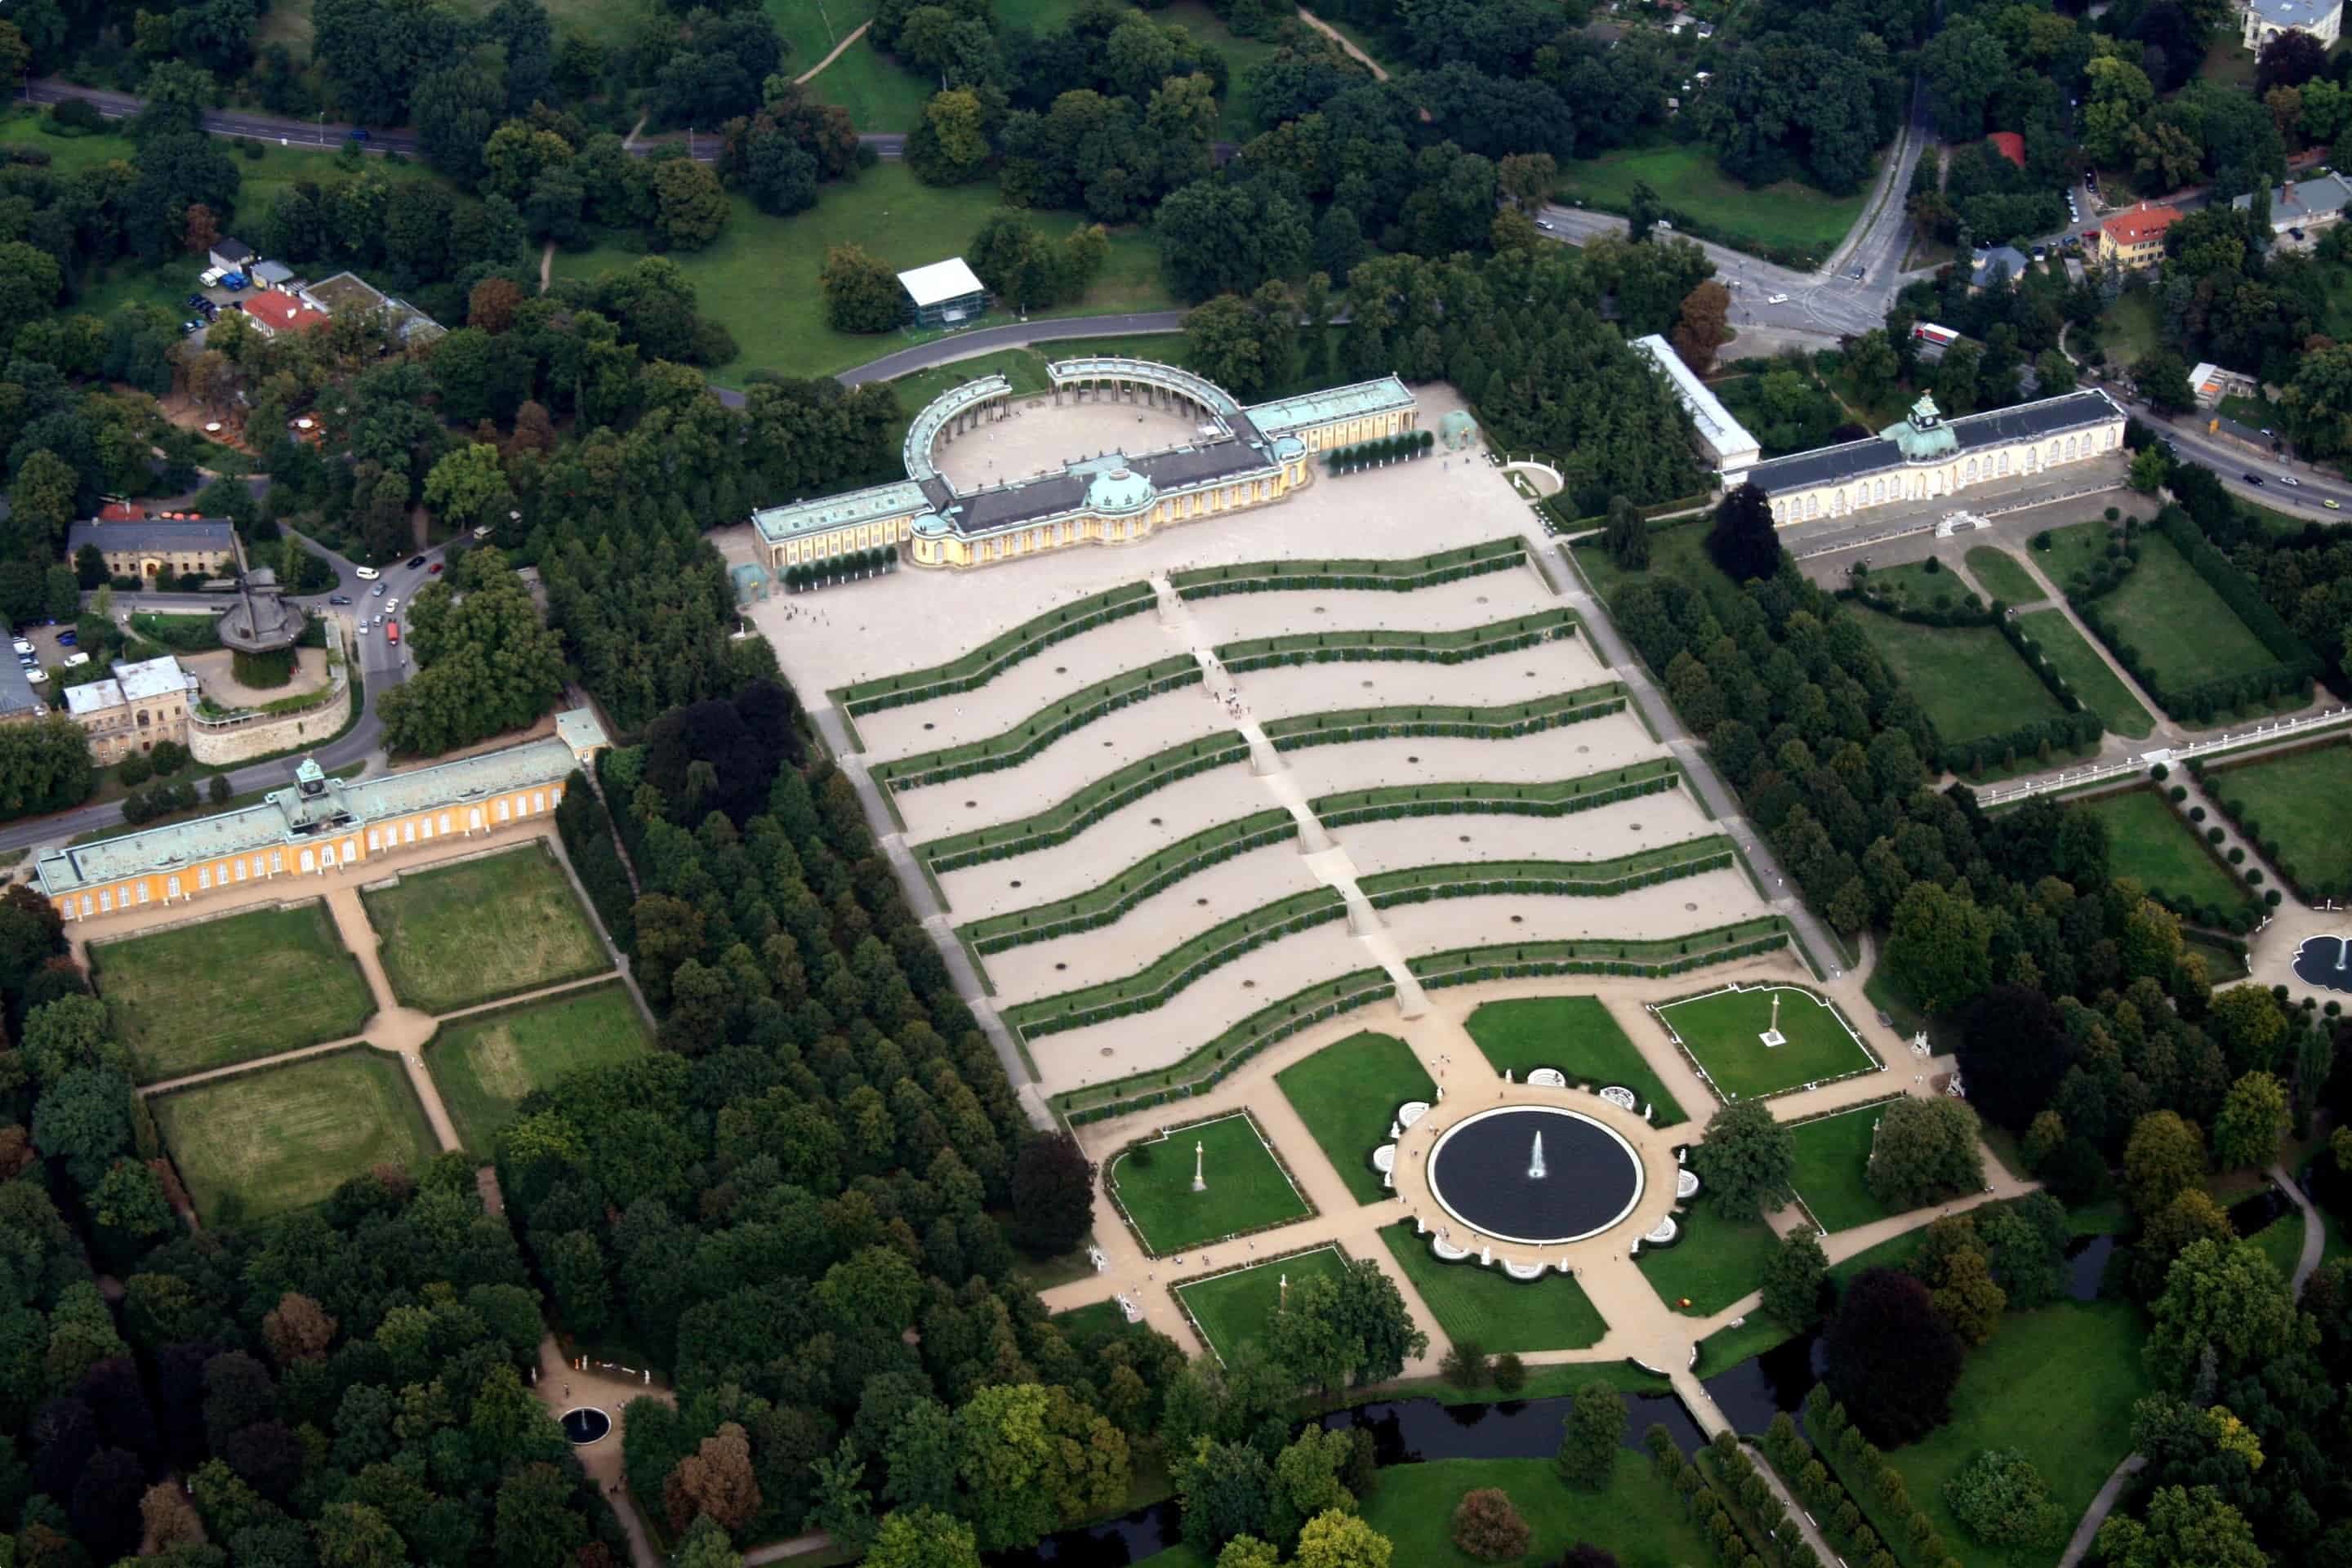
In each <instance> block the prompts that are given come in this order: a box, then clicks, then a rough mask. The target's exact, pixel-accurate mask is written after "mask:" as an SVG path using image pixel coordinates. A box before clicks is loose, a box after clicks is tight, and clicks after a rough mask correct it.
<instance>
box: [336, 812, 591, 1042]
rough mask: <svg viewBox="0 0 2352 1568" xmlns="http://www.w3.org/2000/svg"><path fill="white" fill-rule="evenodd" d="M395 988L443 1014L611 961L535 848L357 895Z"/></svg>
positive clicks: (551, 862) (407, 1001)
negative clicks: (363, 905)
mask: <svg viewBox="0 0 2352 1568" xmlns="http://www.w3.org/2000/svg"><path fill="white" fill-rule="evenodd" d="M360 899H361V901H362V902H363V903H364V904H366V906H367V913H368V921H369V923H371V924H372V925H373V926H374V927H375V933H376V937H377V939H378V941H379V942H380V943H381V944H382V946H381V952H382V955H383V973H384V975H385V978H387V979H389V980H390V981H391V982H392V991H393V994H394V995H395V996H397V997H399V998H400V1000H401V1002H402V1003H403V1004H404V1005H407V1006H410V1007H415V1008H416V1009H417V1010H418V1011H420V1012H425V1013H434V1014H440V1013H451V1012H455V1011H456V1010H457V1009H458V1008H460V1007H470V1006H472V1005H475V1004H477V1003H481V1002H489V1001H495V1000H496V999H497V998H499V997H500V996H513V995H517V994H520V993H522V992H525V991H535V990H537V989H539V988H540V987H541V986H542V985H553V984H558V983H559V982H562V981H566V980H579V979H583V978H584V977H586V976H588V975H591V974H601V973H604V971H605V970H607V969H610V968H611V967H612V966H613V963H612V960H611V958H610V957H609V956H608V955H607V954H606V953H605V952H604V942H603V941H602V940H601V939H600V938H599V937H598V936H597V934H596V928H595V927H594V926H593V924H592V923H591V922H590V921H589V918H588V911H587V910H583V909H582V908H581V907H580V900H578V899H576V898H574V897H573V896H572V885H571V883H570V882H568V881H566V880H565V879H564V875H563V871H562V868H561V867H559V866H557V865H556V863H555V858H554V857H553V856H551V855H550V854H549V853H548V852H547V851H546V850H545V849H543V848H541V847H539V846H538V845H535V844H534V845H529V846H526V847H523V848H520V849H515V850H509V852H508V853H506V854H503V855H492V856H488V857H485V858H482V859H479V860H465V861H460V862H459V863H458V864H457V865H454V866H440V867H436V868H432V869H430V870H425V871H413V872H410V873H409V874H407V875H406V876H404V877H402V878H401V879H400V884H399V886H397V887H394V888H386V889H380V890H377V891H373V892H363V893H362V894H361V895H360Z"/></svg>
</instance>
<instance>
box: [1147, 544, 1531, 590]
mask: <svg viewBox="0 0 2352 1568" xmlns="http://www.w3.org/2000/svg"><path fill="white" fill-rule="evenodd" d="M1527 558H1528V547H1527V542H1526V541H1524V540H1522V539H1520V538H1518V537H1517V535H1516V534H1515V535H1513V536H1511V537H1510V538H1507V539H1490V540H1488V541H1487V542H1485V543H1484V544H1465V545H1463V546H1461V547H1460V548H1458V549H1454V550H1441V551H1437V552H1433V553H1431V554H1428V555H1414V556H1406V557H1403V558H1402V559H1397V560H1390V561H1369V560H1355V561H1247V562H1243V563H1240V564H1238V565H1234V566H1203V567H1199V568H1196V569H1194V570H1192V571H1190V572H1179V573H1177V574H1175V575H1174V576H1173V577H1171V579H1170V581H1171V582H1172V583H1173V584H1175V588H1176V593H1177V596H1178V597H1180V598H1185V599H1206V598H1213V597H1214V596H1215V595H1219V594H1268V593H1274V594H1280V593H1295V592H1298V591H1300V590H1305V589H1312V590H1318V591H1320V592H1324V593H1335V592H1339V591H1342V590H1348V591H1362V590H1376V591H1385V592H1391V593H1401V594H1402V593H1411V592H1412V590H1414V589H1416V588H1433V587H1436V586H1437V585H1438V584H1441V583H1452V582H1455V581H1457V580H1459V579H1461V578H1464V577H1475V576H1477V575H1479V574H1482V573H1486V572H1500V571H1503V570H1505V569H1506V568H1507V567H1512V566H1517V564H1519V563H1521V562H1522V561H1525V560H1526V559H1527Z"/></svg>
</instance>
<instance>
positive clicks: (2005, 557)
mask: <svg viewBox="0 0 2352 1568" xmlns="http://www.w3.org/2000/svg"><path fill="white" fill-rule="evenodd" d="M1967 564H1968V568H1969V575H1971V576H1973V577H1974V578H1976V580H1977V581H1978V582H1979V583H1981V584H1984V590H1985V592H1986V593H1988V594H1990V595H1992V596H1993V597H1994V598H1996V599H2000V600H2004V601H2006V602H2007V603H2009V604H2011V605H2030V604H2032V602H2033V601H2034V600H2036V599H2046V598H2048V597H2049V596H2050V595H2047V594H2045V593H2043V592H2042V584H2039V583H2037V582H2035V581H2034V580H2033V575H2032V573H2030V572H2028V571H2026V569H2025V568H2024V567H2023V566H2021V565H2019V564H2018V561H2017V557H2016V556H2014V555H2011V553H2010V552H2008V551H2006V550H1997V549H1995V548H1994V547H1993V546H1991V545H1990V544H1979V545H1978V546H1977V547H1976V548H1975V549H1974V550H1971V551H1969V553H1968V562H1967Z"/></svg>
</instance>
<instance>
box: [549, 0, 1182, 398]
mask: <svg viewBox="0 0 2352 1568" xmlns="http://www.w3.org/2000/svg"><path fill="white" fill-rule="evenodd" d="M872 52H873V51H872V50H871V49H870V48H869V47H867V45H866V43H865V42H864V41H863V40H861V41H860V42H859V43H858V44H857V45H856V47H853V48H851V50H850V51H849V53H847V54H845V55H844V56H843V57H842V58H840V59H838V60H836V61H835V62H834V64H833V65H832V66H831V67H830V68H827V69H826V71H825V73H824V75H823V76H821V77H819V78H817V82H818V83H820V84H824V85H826V86H828V87H832V86H835V85H837V84H835V74H836V73H837V72H841V71H843V70H844V69H845V68H849V67H851V66H852V65H853V62H855V61H856V60H857V59H858V58H859V57H860V56H868V57H870V56H871V55H872ZM885 69H890V68H887V67H886V68H885ZM891 74H892V75H894V76H896V75H899V74H902V73H898V72H897V71H896V70H894V69H893V70H891ZM836 101H838V100H836ZM851 113H852V115H853V116H855V115H856V109H855V107H854V106H851ZM859 123H860V125H861V126H863V125H864V124H865V123H866V121H860V122H859ZM1002 207H1003V202H1002V199H1001V198H1000V197H999V196H998V195H997V192H996V188H995V187H994V186H993V185H991V184H971V185H951V186H932V185H926V184H922V183H921V182H919V181H918V180H917V179H916V178H915V176H914V175H913V174H910V173H908V169H907V166H906V164H905V163H900V162H898V161H895V160H894V161H891V162H887V163H877V164H876V165H875V166H874V167H873V168H870V169H866V170H862V171H860V172H859V173H858V175H857V177H856V181H855V182H854V183H851V184H829V185H826V186H825V187H824V192H823V194H822V195H820V197H819V198H818V202H817V205H816V206H815V207H814V208H813V209H811V210H810V211H808V212H804V213H797V214H794V215H793V216H790V217H771V216H768V215H766V214H764V213H761V211H760V210H759V209H757V208H756V207H754V206H752V205H751V202H750V201H749V200H748V199H747V198H745V197H742V196H740V195H739V196H737V197H735V198H734V210H733V213H732V216H730V218H729V219H728V224H727V230H726V232H725V233H723V234H721V235H720V236H719V238H718V239H717V240H716V241H715V242H714V243H713V244H711V245H710V246H709V248H707V249H703V250H697V251H685V250H680V251H672V252H670V253H669V254H670V259H672V260H673V261H675V262H677V265H678V268H679V269H680V270H681V271H682V272H683V273H684V274H685V275H686V279H687V281H688V282H689V283H691V284H693V285H694V289H695V299H696V304H697V308H698V310H700V311H701V312H702V313H703V314H704V315H706V316H709V318H711V319H712V320H714V321H719V322H721V323H723V324H724V325H725V326H726V328H727V330H728V331H730V332H732V333H734V334H735V341H736V343H737V344H738V345H739V347H740V350H741V352H740V353H739V354H737V356H736V357H735V358H734V359H733V360H731V361H730V362H729V363H727V364H725V365H723V366H720V367H719V368H717V369H716V370H714V371H713V372H712V373H711V379H712V380H713V381H715V382H717V383H719V384H721V385H728V386H739V387H740V385H742V384H743V376H744V374H745V373H746V372H748V371H752V370H760V369H766V370H776V371H782V372H783V373H784V374H787V375H795V376H806V375H830V374H833V373H834V372H835V371H840V370H846V369H848V368H849V367H850V366H852V365H856V364H863V363H866V361H868V360H872V359H878V358H880V357H881V356H882V355H884V354H887V353H893V352H895V351H897V350H898V349H902V348H905V347H907V346H908V344H910V343H912V342H917V341H918V340H917V339H916V338H915V337H914V336H912V335H911V334H908V333H906V332H898V331H891V332H878V333H872V334H859V333H851V332H837V331H834V330H833V329H832V328H831V327H829V326H827V325H826V324H825V320H824V295H823V293H822V292H821V291H820V290H819V289H818V288H817V275H818V274H819V273H820V272H821V271H822V270H823V269H824V253H825V251H826V250H827V249H828V248H829V247H833V246H835V245H857V246H862V247H865V249H866V252H867V253H868V254H869V255H871V256H873V257H875V258H877V259H878V260H880V261H883V262H885V263H887V264H888V265H889V266H891V267H894V268H909V267H920V266H923V265H925V264H926V263H929V262H933V261H937V260H939V259H940V258H942V257H948V256H960V255H961V254H962V253H963V250H964V247H965V246H966V245H968V244H969V243H970V242H971V237H972V236H973V235H974V234H975V233H977V232H978V231H979V228H980V226H981V224H982V222H983V221H985V220H986V219H987V218H988V216H990V215H991V214H992V213H995V212H997V211H999V210H1001V209H1002ZM1030 216H1031V217H1032V219H1033V221H1034V222H1035V223H1036V225H1037V226H1038V227H1039V228H1040V230H1042V231H1043V232H1044V233H1045V234H1047V235H1048V236H1051V237H1057V238H1058V237H1060V236H1061V235H1063V234H1065V233H1066V232H1068V230H1069V229H1070V228H1071V227H1072V226H1074V225H1075V224H1076V223H1077V221H1078V219H1077V217H1076V216H1075V215H1073V214H1069V213H1055V212H1041V213H1034V214H1032V215H1030ZM642 254H643V252H641V251H640V250H639V249H638V248H637V246H636V243H635V239H634V237H629V238H621V239H612V240H607V241H606V242H605V243H604V244H600V245H598V246H596V247H594V248H593V249H590V250H584V251H577V252H572V253H569V254H559V255H558V256H557V257H556V258H555V272H556V276H558V277H561V278H596V277H599V276H601V275H603V274H604V273H606V272H611V271H615V270H617V269H619V268H624V267H626V266H629V265H631V264H632V263H634V262H635V261H636V260H637V259H639V258H640V257H641V255H642ZM1174 303H1175V300H1174V299H1173V297H1172V296H1171V295H1170V294H1169V292H1168V290H1167V289H1166V287H1165V286H1164V285H1162V284H1161V282H1160V252H1159V248H1158V247H1156V246H1155V245H1154V244H1153V243H1152V240H1151V238H1150V236H1149V235H1148V234H1146V233H1145V232H1143V231H1142V230H1141V229H1130V230H1125V231H1122V232H1120V233H1117V234H1114V235H1113V236H1112V237H1111V242H1110V254H1109V256H1108V258H1106V259H1105V261H1104V263H1103V269H1102V271H1101V272H1100V273H1099V274H1097V277H1096V279H1095V281H1094V286H1093V287H1092V288H1090V289H1087V295H1086V298H1085V299H1084V300H1081V301H1079V302H1078V303H1077V304H1076V305H1073V306H1070V307H1067V308H1066V311H1065V312H1064V313H1066V314H1072V315H1097V314H1101V313H1104V312H1107V311H1122V310H1167V309H1170V308H1171V307H1172V306H1173V305H1174ZM1007 319H1009V318H1007Z"/></svg>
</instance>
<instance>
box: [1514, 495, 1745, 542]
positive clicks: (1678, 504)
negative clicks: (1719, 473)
mask: <svg viewBox="0 0 2352 1568" xmlns="http://www.w3.org/2000/svg"><path fill="white" fill-rule="evenodd" d="M1567 496H1568V492H1567V491H1566V490H1562V491H1560V492H1559V495H1553V496H1546V497H1544V499H1543V500H1539V501H1538V502H1536V510H1538V511H1539V512H1541V513H1542V514H1543V520H1544V531H1545V532H1547V533H1551V534H1555V535H1557V534H1562V533H1583V532H1587V531H1590V530H1592V529H1596V528H1606V527H1608V526H1609V518H1608V514H1607V513H1605V512H1596V513H1594V514H1593V515H1592V516H1591V517H1570V516H1569V515H1568V508H1567V507H1566V506H1565V505H1563V504H1561V503H1562V502H1563V501H1564V500H1566V499H1567ZM1706 500H1707V498H1706V497H1705V496H1703V495H1696V496H1677V497H1675V499H1674V500H1662V501H1653V502H1652V503H1651V504H1649V505H1648V506H1645V507H1637V508H1635V509H1634V510H1637V511H1639V512H1640V513H1641V514H1642V520H1643V521H1644V522H1655V521H1657V520H1658V519H1660V518H1662V517H1664V516H1665V515H1666V514H1667V513H1668V512H1676V511H1688V510H1690V509H1691V508H1693V507H1703V506H1705V505H1706ZM1705 521H1708V520H1707V519H1706V517H1705V516H1699V517H1692V518H1678V519H1676V520H1675V523H1674V524H1673V526H1675V527H1676V528H1680V527H1682V526H1684V525H1685V523H1692V522H1705Z"/></svg>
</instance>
